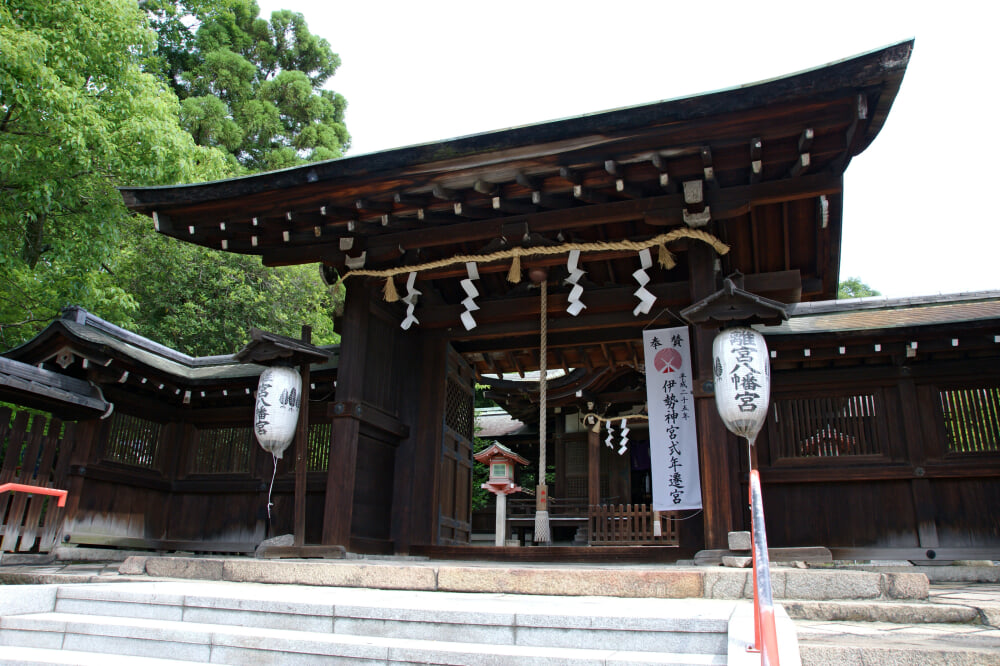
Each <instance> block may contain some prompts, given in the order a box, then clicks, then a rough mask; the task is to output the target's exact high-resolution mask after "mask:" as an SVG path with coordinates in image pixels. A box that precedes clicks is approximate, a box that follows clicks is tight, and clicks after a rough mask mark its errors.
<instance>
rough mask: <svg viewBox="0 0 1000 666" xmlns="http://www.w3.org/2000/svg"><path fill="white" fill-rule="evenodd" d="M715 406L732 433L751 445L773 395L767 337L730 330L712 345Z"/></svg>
mask: <svg viewBox="0 0 1000 666" xmlns="http://www.w3.org/2000/svg"><path fill="white" fill-rule="evenodd" d="M712 372H713V374H714V376H715V405H716V407H718V409H719V416H721V417H722V421H723V423H725V424H726V427H727V428H729V430H730V431H731V432H733V433H735V434H737V435H739V436H740V437H746V438H747V439H749V440H750V441H753V440H754V439H756V438H757V433H759V432H760V429H761V428H762V427H763V426H764V421H765V419H766V418H767V406H768V403H769V401H770V395H771V363H770V357H769V356H768V353H767V344H766V343H765V342H764V336H763V335H761V334H760V333H758V332H757V331H755V330H753V329H752V328H746V327H737V328H727V329H725V330H723V331H722V332H721V333H719V334H718V335H717V336H715V341H714V342H713V343H712Z"/></svg>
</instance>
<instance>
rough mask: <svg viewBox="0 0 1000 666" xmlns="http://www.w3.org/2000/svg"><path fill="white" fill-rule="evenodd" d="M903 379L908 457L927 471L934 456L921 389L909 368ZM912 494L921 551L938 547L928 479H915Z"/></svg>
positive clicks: (913, 464)
mask: <svg viewBox="0 0 1000 666" xmlns="http://www.w3.org/2000/svg"><path fill="white" fill-rule="evenodd" d="M902 372H903V377H902V378H901V379H900V380H899V384H898V387H899V402H900V408H901V413H902V417H903V419H902V420H903V433H904V435H905V438H906V457H907V458H908V459H909V463H910V465H912V466H913V467H914V468H915V469H923V466H924V464H925V463H926V461H927V459H928V458H929V457H931V456H930V455H929V453H930V452H929V451H928V450H927V440H926V439H925V436H924V429H923V428H922V427H921V426H922V421H921V411H920V405H919V398H918V396H917V388H916V385H915V384H914V382H913V378H912V377H911V376H909V375H910V370H909V368H903V369H902ZM910 494H911V496H912V498H913V515H914V517H915V518H916V521H917V524H916V528H917V540H918V541H917V543H919V544H920V547H921V548H937V547H938V546H940V543H941V542H940V540H939V539H938V533H937V507H936V506H935V505H934V495H933V493H932V489H931V482H930V480H928V479H912V480H911V481H910Z"/></svg>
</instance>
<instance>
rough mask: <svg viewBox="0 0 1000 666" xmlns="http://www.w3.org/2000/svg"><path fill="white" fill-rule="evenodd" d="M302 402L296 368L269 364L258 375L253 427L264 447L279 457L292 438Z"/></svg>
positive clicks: (300, 383) (300, 378)
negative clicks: (270, 365) (269, 365)
mask: <svg viewBox="0 0 1000 666" xmlns="http://www.w3.org/2000/svg"><path fill="white" fill-rule="evenodd" d="M301 403H302V377H300V376H299V372H298V370H296V369H295V368H283V367H270V368H267V369H265V370H264V372H262V373H261V375H260V382H259V383H258V384H257V404H256V405H255V407H254V418H253V431H254V434H256V435H257V441H258V442H260V445H261V446H262V447H263V448H264V450H265V451H270V452H271V454H273V455H274V456H275V457H276V458H280V457H281V454H282V453H284V451H285V449H286V448H288V445H289V444H291V443H292V440H293V439H295V427H296V425H297V424H298V421H299V405H300V404H301Z"/></svg>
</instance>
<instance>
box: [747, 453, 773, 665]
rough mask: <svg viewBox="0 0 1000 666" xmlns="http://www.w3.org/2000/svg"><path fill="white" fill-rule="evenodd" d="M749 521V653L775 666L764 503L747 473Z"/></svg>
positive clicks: (757, 484)
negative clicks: (750, 594)
mask: <svg viewBox="0 0 1000 666" xmlns="http://www.w3.org/2000/svg"><path fill="white" fill-rule="evenodd" d="M750 519H751V522H752V526H753V527H752V529H753V531H752V533H751V534H752V545H753V624H754V627H753V634H754V644H753V645H751V646H750V647H749V648H747V650H748V651H750V652H760V663H761V664H762V666H772V665H773V666H778V632H777V629H776V628H775V625H774V598H773V596H772V594H771V568H770V565H769V564H768V561H767V532H766V530H765V529H764V499H763V496H762V495H761V492H760V474H759V473H758V472H757V470H755V469H752V470H750Z"/></svg>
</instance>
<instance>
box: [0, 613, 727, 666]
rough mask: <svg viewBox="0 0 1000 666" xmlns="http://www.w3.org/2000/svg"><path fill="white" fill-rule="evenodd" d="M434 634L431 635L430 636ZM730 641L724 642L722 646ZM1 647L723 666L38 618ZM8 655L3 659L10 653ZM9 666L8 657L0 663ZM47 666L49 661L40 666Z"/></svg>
mask: <svg viewBox="0 0 1000 666" xmlns="http://www.w3.org/2000/svg"><path fill="white" fill-rule="evenodd" d="M428 635H433V634H428ZM723 642H725V641H723ZM0 644H2V645H5V646H15V647H41V648H45V649H52V650H54V649H59V648H62V649H66V650H72V651H80V652H93V653H101V654H117V655H133V656H136V657H143V658H149V657H162V656H163V655H170V656H171V658H173V659H178V660H184V661H187V662H202V663H205V662H211V663H229V664H246V663H253V664H332V663H351V664H367V663H370V664H375V663H378V664H385V663H400V664H428V663H433V664H454V665H456V666H458V665H468V666H477V665H479V664H483V665H485V664H491V665H497V664H529V665H530V664H538V665H539V666H541V665H542V664H548V665H553V666H561V665H565V666H570V665H571V664H573V665H585V666H590V665H593V666H598V665H600V666H605V665H611V664H614V665H621V666H624V665H625V664H678V665H680V664H690V665H692V666H694V665H698V666H704V665H709V664H725V663H726V654H725V650H724V649H723V650H722V652H721V653H718V654H691V653H671V652H668V651H665V650H664V651H660V652H655V653H654V652H636V651H629V650H617V649H611V648H608V647H596V646H595V647H592V648H580V647H568V646H563V647H551V646H539V645H531V644H528V645H522V644H517V645H498V644H486V643H478V642H471V643H470V642H449V641H446V640H440V639H435V640H427V639H426V637H425V639H414V638H388V637H383V636H370V635H366V636H356V635H351V634H332V633H321V632H314V631H297V630H288V629H270V628H261V627H241V626H233V625H224V624H208V623H200V622H191V621H172V620H159V619H148V618H134V617H107V616H105V617H100V616H91V615H78V614H73V613H59V612H51V613H34V614H28V615H16V616H8V617H4V618H2V619H0ZM5 654H6V653H5ZM3 658H4V659H6V656H4V657H3ZM43 663H44V662H43Z"/></svg>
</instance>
